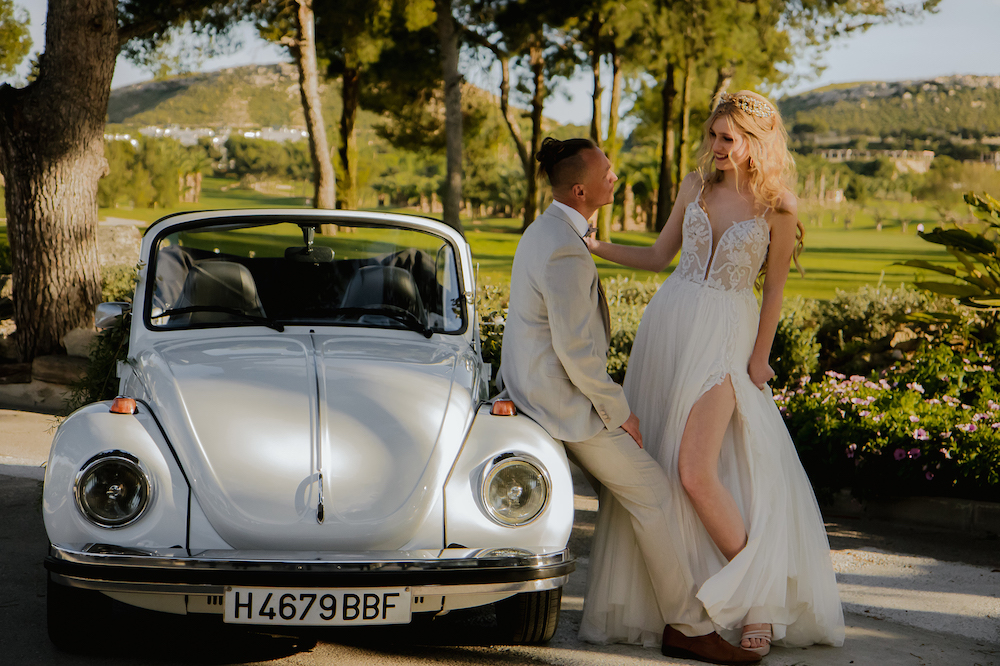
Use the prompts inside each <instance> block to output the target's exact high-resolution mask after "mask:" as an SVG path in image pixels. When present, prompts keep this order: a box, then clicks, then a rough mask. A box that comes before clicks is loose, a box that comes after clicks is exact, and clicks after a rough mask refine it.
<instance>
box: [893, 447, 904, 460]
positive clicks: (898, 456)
mask: <svg viewBox="0 0 1000 666" xmlns="http://www.w3.org/2000/svg"><path fill="white" fill-rule="evenodd" d="M892 455H893V457H894V458H895V459H896V460H902V459H903V458H905V457H906V451H904V450H903V449H896V450H895V451H893V452H892Z"/></svg>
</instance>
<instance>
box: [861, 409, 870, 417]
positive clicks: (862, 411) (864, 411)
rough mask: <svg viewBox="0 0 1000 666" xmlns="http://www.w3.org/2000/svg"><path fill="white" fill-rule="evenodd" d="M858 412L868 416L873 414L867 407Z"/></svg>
mask: <svg viewBox="0 0 1000 666" xmlns="http://www.w3.org/2000/svg"><path fill="white" fill-rule="evenodd" d="M858 414H860V415H861V416H868V415H869V414H871V412H869V411H868V410H867V409H862V410H861V411H860V412H858Z"/></svg>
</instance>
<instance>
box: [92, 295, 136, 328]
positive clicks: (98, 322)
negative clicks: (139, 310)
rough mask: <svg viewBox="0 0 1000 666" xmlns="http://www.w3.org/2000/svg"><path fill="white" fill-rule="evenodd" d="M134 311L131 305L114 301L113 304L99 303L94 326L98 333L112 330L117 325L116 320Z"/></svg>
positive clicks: (95, 311)
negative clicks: (108, 329) (107, 329)
mask: <svg viewBox="0 0 1000 666" xmlns="http://www.w3.org/2000/svg"><path fill="white" fill-rule="evenodd" d="M131 310H132V304H131V303H125V302H123V301H114V302H112V303H98V305H97V308H96V309H95V310H94V326H95V327H96V328H97V330H98V331H103V330H104V329H106V328H111V327H112V326H114V325H115V320H116V319H118V318H119V317H121V316H123V315H124V314H125V313H127V312H129V311H131Z"/></svg>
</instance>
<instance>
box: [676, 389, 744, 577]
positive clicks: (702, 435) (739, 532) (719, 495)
mask: <svg viewBox="0 0 1000 666" xmlns="http://www.w3.org/2000/svg"><path fill="white" fill-rule="evenodd" d="M735 409H736V393H735V391H734V390H733V382H732V379H731V378H730V377H729V376H728V375H727V376H726V379H725V380H724V381H723V382H722V383H721V384H719V385H718V386H714V387H712V388H711V389H709V390H708V391H707V392H705V394H704V395H702V396H701V397H700V398H698V401H697V402H696V403H695V404H694V406H693V407H692V408H691V413H690V414H688V419H687V423H686V424H685V426H684V433H683V434H682V435H681V446H680V452H679V455H678V459H677V466H678V472H679V473H680V477H681V484H682V485H683V486H684V490H685V492H687V494H688V497H689V498H690V499H691V503H692V504H693V505H694V510H695V511H696V512H697V513H698V517H699V518H701V522H702V524H703V525H704V526H705V529H706V530H707V531H708V534H709V536H710V537H712V541H714V542H715V545H716V546H718V548H719V550H720V551H722V554H723V555H725V556H726V558H727V559H729V560H732V559H733V558H734V557H736V554H737V553H739V552H740V551H741V550H743V547H744V546H745V545H746V543H747V533H746V528H745V527H744V525H743V518H742V516H741V515H740V510H739V507H737V506H736V500H734V499H733V496H732V494H730V492H729V491H728V490H727V489H726V487H725V486H723V485H722V482H721V481H720V480H719V453H720V451H721V450H722V438H723V436H724V435H725V434H726V428H728V427H729V420H730V419H731V418H732V415H733V411H734V410H735Z"/></svg>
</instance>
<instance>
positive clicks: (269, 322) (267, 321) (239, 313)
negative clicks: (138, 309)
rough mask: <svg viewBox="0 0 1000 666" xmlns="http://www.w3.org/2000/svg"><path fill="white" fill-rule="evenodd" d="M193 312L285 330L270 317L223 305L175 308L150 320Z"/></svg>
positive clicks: (280, 331) (279, 330)
mask: <svg viewBox="0 0 1000 666" xmlns="http://www.w3.org/2000/svg"><path fill="white" fill-rule="evenodd" d="M192 312H219V313H222V314H227V315H234V316H236V317H243V318H244V319H248V320H250V321H252V322H254V323H255V324H262V325H264V326H267V327H268V328H273V329H274V330H276V331H278V332H279V333H282V332H284V330H285V327H284V325H282V324H279V323H278V322H276V321H275V320H273V319H271V318H270V317H258V316H257V315H252V314H250V313H248V312H244V311H243V310H237V309H236V308H227V307H225V306H222V305H189V306H187V307H183V308H173V309H171V310H164V311H163V312H161V313H160V314H158V315H156V316H155V317H150V319H159V318H160V317H172V316H173V315H182V314H190V313H192Z"/></svg>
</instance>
